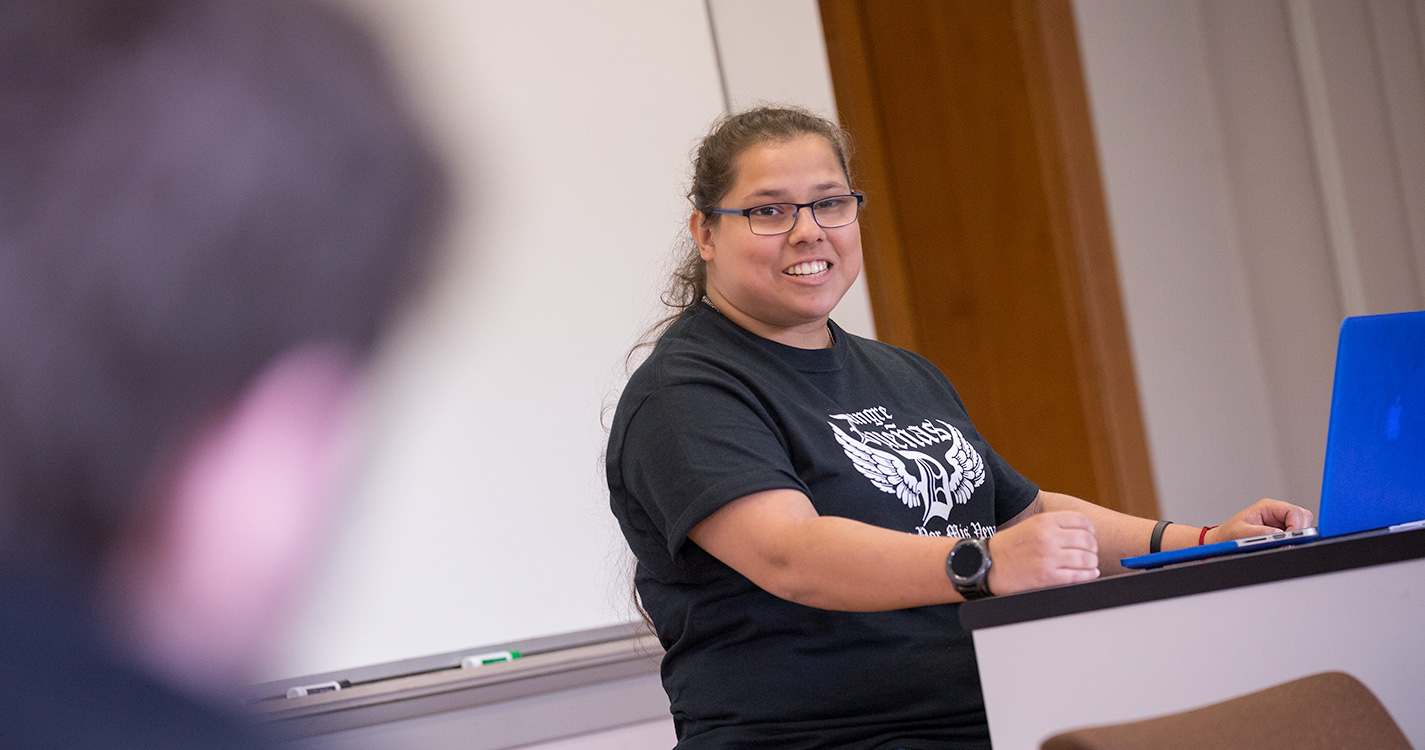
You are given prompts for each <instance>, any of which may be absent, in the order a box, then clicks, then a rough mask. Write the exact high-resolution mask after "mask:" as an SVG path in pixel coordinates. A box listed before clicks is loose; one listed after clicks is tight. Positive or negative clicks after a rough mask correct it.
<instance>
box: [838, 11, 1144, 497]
mask: <svg viewBox="0 0 1425 750" xmlns="http://www.w3.org/2000/svg"><path fill="white" fill-rule="evenodd" d="M821 11H822V20H823V26H824V29H825V33H826V39H827V50H828V55H829V58H830V61H831V70H832V78H833V81H834V85H835V88H836V98H837V102H838V106H839V109H840V116H841V121H842V124H843V125H844V126H845V127H846V128H847V130H849V131H850V132H851V134H852V137H853V138H854V139H855V141H856V144H857V149H858V151H857V155H856V157H855V158H854V159H853V162H854V169H855V170H856V175H855V177H856V180H857V182H858V184H859V185H860V186H861V187H862V188H863V189H864V190H865V192H866V193H867V195H868V198H869V200H868V204H867V210H866V213H865V214H864V219H863V230H862V231H863V241H864V244H865V248H866V274H867V281H868V282H869V286H870V290H871V303H872V309H873V312H874V314H875V318H876V327H877V331H878V334H879V335H880V338H881V339H882V340H884V341H887V342H889V343H893V344H896V345H899V346H904V347H907V348H909V349H912V350H915V351H917V352H919V353H921V354H923V355H924V356H926V357H928V358H929V359H930V360H931V361H932V362H934V363H935V364H936V365H937V366H939V367H940V368H941V369H942V370H944V371H945V373H946V374H947V375H949V376H950V379H951V381H952V382H953V383H954V384H955V386H956V388H957V389H958V390H959V391H960V393H961V395H962V397H963V398H964V400H965V403H966V406H968V407H969V410H970V415H971V417H972V418H973V419H974V421H975V424H976V426H977V427H978V428H979V429H980V431H981V432H982V433H983V434H984V435H985V436H986V437H987V438H988V439H989V440H990V442H991V444H992V445H994V446H995V449H996V450H997V451H998V452H999V453H1000V454H1001V455H1003V456H1004V457H1005V458H1006V459H1008V460H1009V461H1010V463H1011V464H1012V465H1014V466H1015V467H1016V468H1017V469H1019V470H1020V471H1021V472H1022V473H1024V474H1025V475H1026V476H1028V477H1029V478H1030V479H1032V480H1034V481H1036V482H1038V483H1039V484H1040V486H1042V487H1044V488H1045V489H1049V490H1055V491H1060V492H1068V493H1070V494H1074V495H1078V496H1079V497H1083V498H1085V499H1087V500H1091V501H1093V502H1097V503H1099V504H1100V505H1104V506H1106V507H1110V508H1114V509H1117V510H1122V511H1124V512H1128V513H1132V514H1134V515H1142V516H1148V517H1154V516H1156V515H1157V500H1156V497H1155V494H1154V490H1153V482H1152V473H1151V468H1150V465H1149V459H1148V452H1147V447H1146V443H1145V437H1144V432H1143V425H1142V418H1141V415H1140V411H1139V404H1138V394H1137V388H1136V385H1135V381H1134V375H1133V365H1132V360H1131V357H1130V353H1129V348H1128V337H1127V332H1126V329H1125V324H1124V320H1123V311H1122V307H1121V304H1120V300H1119V292H1118V280H1117V275H1116V271H1115V266H1114V260H1113V250H1112V247H1111V243H1110V239H1109V232H1108V225H1107V217H1106V213H1105V210H1104V204H1103V196H1102V189H1101V183H1100V178H1099V174H1098V164H1097V156H1096V154H1095V152H1094V144H1093V135H1092V128H1091V124H1090V120H1089V112H1088V105H1087V100H1086V95H1085V91H1084V83H1083V75H1082V71H1081V68H1080V63H1079V55H1078V46H1077V41H1076V36H1075V31H1074V26H1073V16H1072V11H1071V9H1070V6H1069V2H1068V0H1008V1H1001V0H896V1H894V2H887V1H886V0H821Z"/></svg>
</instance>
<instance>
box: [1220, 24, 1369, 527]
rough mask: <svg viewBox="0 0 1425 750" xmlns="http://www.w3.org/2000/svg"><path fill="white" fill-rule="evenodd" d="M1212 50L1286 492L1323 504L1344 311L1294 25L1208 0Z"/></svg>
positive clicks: (1231, 203) (1237, 228) (1230, 207)
mask: <svg viewBox="0 0 1425 750" xmlns="http://www.w3.org/2000/svg"><path fill="white" fill-rule="evenodd" d="M1200 7H1201V8H1202V11H1203V13H1202V18H1203V30H1204V43H1205V48H1204V51H1205V55H1204V58H1205V59H1206V61H1207V69H1208V72H1209V76H1210V77H1209V82H1210V86H1211V89H1212V91H1213V95H1214V102H1215V109H1216V112H1217V126H1218V131H1219V137H1220V138H1221V140H1222V148H1223V150H1224V152H1225V153H1227V154H1230V155H1231V156H1230V158H1228V159H1225V160H1224V163H1223V174H1224V176H1225V178H1226V180H1225V184H1224V186H1223V187H1224V192H1223V197H1222V201H1223V204H1224V212H1225V214H1226V215H1227V216H1228V217H1229V219H1230V221H1231V226H1232V230H1233V232H1234V233H1235V236H1236V246H1237V249H1238V253H1239V256H1240V258H1241V263H1242V268H1243V272H1244V279H1245V282H1246V285H1247V289H1248V297H1247V299H1248V304H1249V306H1250V308H1251V310H1252V321H1251V322H1252V324H1253V329H1252V334H1253V342H1254V344H1255V345H1256V347H1257V350H1258V352H1259V353H1260V357H1261V361H1262V371H1263V377H1264V380H1265V387H1264V392H1265V394H1266V398H1267V403H1268V406H1269V410H1270V418H1271V420H1272V425H1273V428H1274V431H1275V434H1276V436H1277V444H1278V448H1279V455H1280V458H1281V461H1282V467H1283V479H1284V482H1285V483H1284V485H1283V487H1282V492H1283V493H1284V494H1283V495H1282V499H1284V500H1292V501H1295V502H1298V503H1301V504H1302V505H1306V506H1309V507H1315V505H1316V502H1317V498H1318V495H1319V492H1320V489H1321V471H1322V456H1323V455H1324V454H1325V450H1326V429H1327V424H1328V422H1329V415H1330V409H1329V404H1330V400H1331V381H1332V373H1333V371H1334V368H1333V364H1332V363H1333V361H1334V359H1335V355H1336V329H1337V324H1338V323H1339V322H1340V320H1341V315H1342V309H1341V304H1340V302H1339V292H1338V288H1337V285H1336V274H1335V273H1334V271H1333V264H1332V257H1333V256H1332V253H1331V244H1330V241H1329V238H1328V235H1327V230H1326V222H1325V220H1324V219H1323V217H1322V203H1321V193H1320V191H1319V190H1318V189H1317V181H1316V170H1315V169H1314V160H1313V158H1312V142H1311V136H1310V132H1309V129H1308V127H1307V123H1306V114H1305V103H1304V101H1303V97H1302V89H1301V86H1300V85H1299V77H1298V75H1297V69H1296V66H1295V56H1294V54H1293V51H1292V38H1291V29H1290V23H1289V22H1288V19H1287V14H1286V10H1285V8H1284V7H1283V5H1282V3H1280V2H1279V1H1278V0H1203V2H1201V5H1200Z"/></svg>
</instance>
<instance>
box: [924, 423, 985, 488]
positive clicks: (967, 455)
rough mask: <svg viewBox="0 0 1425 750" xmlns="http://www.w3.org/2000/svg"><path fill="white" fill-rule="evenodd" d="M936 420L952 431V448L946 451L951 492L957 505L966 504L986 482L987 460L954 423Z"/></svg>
mask: <svg viewBox="0 0 1425 750" xmlns="http://www.w3.org/2000/svg"><path fill="white" fill-rule="evenodd" d="M935 421H937V422H939V423H940V424H942V425H944V426H945V429H946V430H949V432H950V436H951V440H950V450H948V451H945V464H946V465H947V466H949V467H950V472H951V477H950V485H949V486H950V494H951V495H952V496H954V498H955V504H956V505H964V504H965V503H968V502H970V495H973V494H975V490H976V489H978V488H979V486H980V485H982V484H984V483H985V461H984V459H982V458H980V454H979V453H978V452H976V451H975V449H974V448H973V447H971V446H970V441H968V440H966V439H965V436H964V435H963V434H961V433H960V431H959V430H957V429H955V426H954V425H952V424H950V423H949V422H946V421H945V420H943V419H937V420H935Z"/></svg>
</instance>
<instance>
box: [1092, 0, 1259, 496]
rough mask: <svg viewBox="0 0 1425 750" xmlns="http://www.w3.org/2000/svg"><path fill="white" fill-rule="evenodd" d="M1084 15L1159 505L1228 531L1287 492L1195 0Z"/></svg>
mask: <svg viewBox="0 0 1425 750" xmlns="http://www.w3.org/2000/svg"><path fill="white" fill-rule="evenodd" d="M1074 9H1075V15H1076V19H1077V24H1078V30H1079V39H1080V45H1079V46H1080V49H1081V51H1082V55H1083V63H1084V75H1085V79H1086V84H1087V87H1088V93H1089V104H1090V108H1091V110H1092V115H1093V120H1094V131H1095V139H1096V143H1097V146H1098V153H1099V158H1100V163H1101V167H1102V174H1103V179H1104V189H1105V200H1106V202H1107V207H1108V214H1109V225H1110V228H1111V230H1112V232H1113V237H1114V249H1115V252H1116V254H1117V258H1118V264H1119V273H1120V276H1119V278H1120V279H1121V283H1122V289H1123V304H1124V311H1125V314H1126V316H1127V319H1128V328H1129V337H1130V343H1131V345H1132V349H1133V355H1134V365H1135V369H1136V371H1137V374H1138V382H1139V394H1140V397H1141V399H1142V404H1143V413H1144V422H1145V425H1144V426H1145V429H1146V431H1147V435H1148V443H1149V449H1150V453H1151V456H1152V460H1153V469H1154V474H1155V479H1156V481H1157V483H1158V497H1159V502H1160V505H1161V510H1162V513H1163V516H1164V517H1166V518H1171V519H1173V520H1177V521H1180V522H1184V523H1217V522H1219V521H1220V520H1221V519H1224V518H1227V517H1228V516H1229V515H1231V514H1232V513H1234V512H1236V511H1238V510H1240V509H1241V508H1243V507H1245V506H1246V505H1247V504H1248V503H1249V502H1251V501H1252V500H1254V499H1256V497H1260V496H1263V495H1274V494H1278V495H1279V494H1282V492H1281V491H1282V489H1283V488H1284V484H1285V483H1284V480H1283V475H1282V469H1281V466H1280V462H1279V458H1278V449H1277V446H1276V438H1275V434H1274V428H1273V424H1272V420H1271V417H1270V413H1269V409H1268V404H1267V399H1266V394H1265V391H1266V383H1265V382H1264V378H1263V370H1262V365H1261V360H1260V356H1259V353H1258V350H1257V344H1256V342H1255V340H1254V337H1253V333H1252V332H1253V330H1254V322H1253V316H1252V309H1251V305H1250V302H1249V300H1248V295H1249V293H1250V292H1249V287H1248V284H1247V281H1246V278H1245V273H1244V269H1243V264H1242V263H1241V260H1240V259H1239V257H1238V244H1237V243H1238V240H1237V237H1236V235H1235V230H1234V227H1233V224H1232V220H1231V215H1230V214H1229V213H1228V202H1227V200H1226V199H1225V198H1224V195H1225V191H1226V177H1225V174H1224V163H1223V162H1224V159H1226V158H1227V154H1225V153H1224V152H1223V147H1222V144H1221V141H1220V139H1219V136H1218V132H1217V127H1216V123H1215V118H1214V114H1215V113H1214V107H1215V102H1214V100H1213V96H1212V92H1211V91H1210V89H1209V76H1208V71H1207V69H1206V67H1205V62H1204V59H1203V54H1204V53H1203V39H1202V30H1201V21H1200V18H1199V15H1198V9H1197V5H1196V4H1194V3H1144V2H1139V1H1138V0H1079V1H1078V2H1076V3H1075V5H1074Z"/></svg>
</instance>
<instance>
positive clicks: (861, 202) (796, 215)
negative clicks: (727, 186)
mask: <svg viewBox="0 0 1425 750" xmlns="http://www.w3.org/2000/svg"><path fill="white" fill-rule="evenodd" d="M833 198H855V199H856V213H855V214H853V215H852V216H851V221H848V222H846V223H845V224H833V225H831V226H827V225H825V224H823V223H821V219H818V218H817V217H816V204H818V203H821V202H823V201H829V200H831V199H833ZM865 205H866V196H865V195H864V194H862V193H857V192H851V193H843V194H841V195H828V196H825V197H823V198H817V199H816V200H814V201H811V202H810V203H791V202H788V201H774V202H772V203H761V204H758V205H756V206H753V207H751V208H742V209H737V208H710V209H708V213H713V214H721V215H723V216H745V217H747V228H748V229H749V230H751V232H752V233H753V234H755V235H757V236H758V237H776V236H777V235H779V234H786V233H787V232H790V231H792V230H793V229H796V228H797V219H800V218H801V215H802V209H803V208H809V209H811V220H812V221H814V222H816V225H817V226H819V227H821V228H822V229H836V228H838V227H845V226H850V225H851V224H854V223H855V222H856V219H858V218H860V216H861V208H862V207H863V206H865ZM768 206H795V207H796V210H795V211H793V212H792V225H791V226H789V227H787V228H786V229H783V230H782V231H780V232H771V233H769V234H763V233H762V232H759V231H757V230H756V229H753V228H752V212H753V211H756V210H757V209H760V208H766V207H768Z"/></svg>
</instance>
